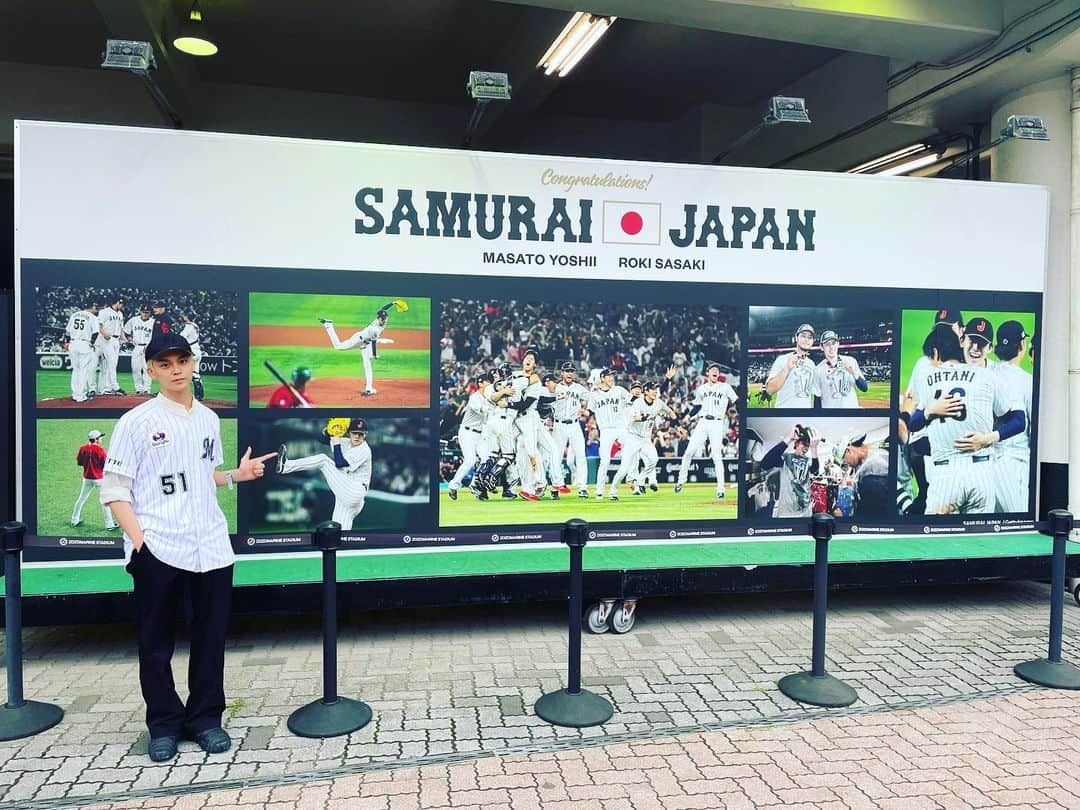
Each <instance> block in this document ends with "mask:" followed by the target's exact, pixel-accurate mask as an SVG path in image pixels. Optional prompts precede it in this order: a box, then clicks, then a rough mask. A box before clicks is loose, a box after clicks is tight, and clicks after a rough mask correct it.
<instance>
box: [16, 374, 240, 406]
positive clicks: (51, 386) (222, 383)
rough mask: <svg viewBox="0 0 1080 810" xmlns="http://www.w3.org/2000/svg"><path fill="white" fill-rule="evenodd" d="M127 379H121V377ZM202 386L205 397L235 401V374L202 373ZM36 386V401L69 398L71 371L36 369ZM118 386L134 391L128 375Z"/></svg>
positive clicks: (154, 390)
mask: <svg viewBox="0 0 1080 810" xmlns="http://www.w3.org/2000/svg"><path fill="white" fill-rule="evenodd" d="M125 376H126V377H127V379H123V377H125ZM202 381H203V388H204V389H205V391H206V398H207V399H220V400H224V401H225V402H236V390H237V388H236V376H235V375H227V376H219V375H212V374H203V375H202ZM35 383H36V386H37V401H41V400H44V399H70V398H71V372H70V371H51V370H50V371H46V370H43V369H38V371H37V372H36V373H35ZM120 387H121V388H123V389H124V390H125V391H127V392H128V393H129V394H133V393H135V386H134V385H133V384H132V382H131V378H130V375H121V380H120ZM150 390H151V392H152V393H154V394H156V393H157V392H158V390H159V386H158V384H157V382H153V383H151V387H150ZM100 404H101V407H108V397H104V398H103V399H102V401H101V403H100Z"/></svg>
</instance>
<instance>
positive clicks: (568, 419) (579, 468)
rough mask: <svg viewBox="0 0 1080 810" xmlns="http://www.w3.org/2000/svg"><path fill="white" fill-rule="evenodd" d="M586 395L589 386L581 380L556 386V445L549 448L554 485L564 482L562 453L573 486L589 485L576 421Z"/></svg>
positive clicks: (583, 444) (582, 439)
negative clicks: (568, 468)
mask: <svg viewBox="0 0 1080 810" xmlns="http://www.w3.org/2000/svg"><path fill="white" fill-rule="evenodd" d="M588 396H589V389H587V388H586V387H585V386H584V385H582V384H581V383H577V382H572V383H570V385H564V384H563V383H559V384H558V385H556V386H555V397H556V399H555V406H554V407H555V425H554V428H553V429H552V438H553V440H554V445H555V446H554V449H553V451H552V457H553V462H552V465H551V474H552V478H551V483H552V484H554V485H555V486H562V484H563V465H562V458H563V454H564V453H565V454H566V462H567V465H568V466H569V467H570V469H571V470H572V472H573V476H574V486H576V487H577V488H578V490H579V491H580V490H583V489H586V488H587V487H588V485H589V464H588V461H587V460H586V458H585V434H584V432H582V430H581V424H580V423H579V422H578V417H579V416H580V414H581V409H582V408H583V407H584V405H585V401H586V399H587V398H588ZM567 448H569V450H567ZM556 459H557V461H555V460H556Z"/></svg>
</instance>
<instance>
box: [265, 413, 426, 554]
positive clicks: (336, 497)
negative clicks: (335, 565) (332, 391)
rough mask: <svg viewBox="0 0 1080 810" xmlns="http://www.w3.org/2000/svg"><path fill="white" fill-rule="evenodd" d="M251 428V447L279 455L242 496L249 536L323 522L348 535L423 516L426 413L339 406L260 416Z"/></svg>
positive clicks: (395, 525)
mask: <svg viewBox="0 0 1080 810" xmlns="http://www.w3.org/2000/svg"><path fill="white" fill-rule="evenodd" d="M250 433H251V436H250V437H249V439H248V441H249V442H255V444H254V445H252V446H257V447H264V446H266V447H270V448H272V449H276V450H277V451H278V455H277V458H276V459H275V460H274V461H273V462H270V463H268V465H267V468H268V469H267V475H266V476H265V477H264V478H262V479H260V480H258V481H255V482H252V483H251V484H250V485H249V486H250V488H249V491H248V492H247V493H245V495H246V497H247V501H246V503H247V504H248V506H247V509H248V524H247V529H248V533H249V534H253V535H259V534H261V535H271V534H294V533H306V532H310V531H312V529H314V527H315V526H317V525H318V524H319V523H322V522H324V521H327V520H334V521H336V522H338V523H340V524H341V527H342V529H343V530H344V531H345V532H351V533H354V534H355V533H360V532H366V531H373V530H379V529H386V530H399V529H400V530H404V529H407V528H409V527H410V526H415V525H417V524H422V523H424V522H425V521H427V520H428V519H429V515H430V496H429V490H430V485H429V466H428V461H427V459H428V456H429V454H430V449H429V443H430V435H431V434H430V430H429V428H428V420H427V418H426V417H423V416H399V417H372V418H368V417H367V416H366V415H365V414H364V412H362V411H354V410H343V411H342V412H341V413H340V415H337V416H331V417H329V418H325V417H324V418H322V419H305V418H301V417H298V416H297V417H291V418H278V419H273V420H270V421H266V420H259V421H256V422H254V423H252V424H251V426H250Z"/></svg>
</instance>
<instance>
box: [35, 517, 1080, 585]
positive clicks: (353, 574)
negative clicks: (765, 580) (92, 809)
mask: <svg viewBox="0 0 1080 810" xmlns="http://www.w3.org/2000/svg"><path fill="white" fill-rule="evenodd" d="M1050 547H1051V540H1050V538H1048V537H1044V536H1042V535H1040V534H1034V533H1032V534H1006V535H1000V534H999V535H964V536H959V537H941V536H937V537H925V538H924V537H917V538H904V539H893V538H883V539H876V540H867V539H860V540H855V539H844V538H837V539H836V540H833V542H832V544H831V546H830V556H831V559H832V561H833V562H837V563H850V562H891V561H902V560H950V559H964V558H991V557H1034V556H1040V555H1047V554H1049V553H1050ZM1073 549H1075V550H1073V551H1072V553H1074V554H1080V545H1076V546H1073ZM813 558H814V544H813V541H812V540H810V539H798V540H785V541H779V542H755V541H746V542H738V543H711V544H710V543H691V544H675V543H648V544H645V543H643V544H640V545H626V546H603V545H600V546H592V547H591V548H587V549H586V550H585V568H586V569H587V570H591V571H610V570H623V569H626V570H640V569H651V568H712V567H720V568H722V567H725V566H738V565H799V564H807V563H810V562H812V561H813ZM566 565H567V552H566V551H565V550H564V549H537V548H530V547H528V546H517V547H512V546H511V547H507V548H501V549H499V550H497V551H465V550H462V551H444V552H438V553H429V552H423V551H387V552H385V553H379V554H369V555H365V556H360V557H357V556H342V557H339V559H338V575H339V578H340V580H341V581H342V582H348V581H363V580H375V579H424V578H427V577H447V576H452V577H465V576H484V575H498V574H534V573H546V572H552V571H563V570H565V569H566ZM321 576H322V567H321V564H320V562H319V559H318V558H317V557H315V556H312V557H311V558H305V559H296V558H291V559H282V558H279V557H274V556H271V555H267V556H265V557H241V558H240V560H238V562H237V564H236V578H235V581H236V584H237V585H285V584H290V583H297V582H317V581H318V580H319V579H320V577H321ZM130 589H131V578H130V577H129V576H128V575H127V574H126V573H125V572H124V570H123V568H121V566H120V565H119V564H117V565H95V566H78V565H71V566H65V567H56V568H33V567H31V568H27V569H26V570H25V571H24V572H23V592H24V593H25V594H26V595H28V596H45V595H58V594H76V593H98V592H106V593H122V592H124V591H128V590H130Z"/></svg>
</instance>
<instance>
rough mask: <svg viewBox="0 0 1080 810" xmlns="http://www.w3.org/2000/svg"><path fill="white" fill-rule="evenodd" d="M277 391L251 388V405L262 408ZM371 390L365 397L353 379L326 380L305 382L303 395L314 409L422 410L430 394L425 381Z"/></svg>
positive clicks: (381, 383)
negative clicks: (374, 391)
mask: <svg viewBox="0 0 1080 810" xmlns="http://www.w3.org/2000/svg"><path fill="white" fill-rule="evenodd" d="M425 334H426V333H425ZM325 336H326V335H325V334H324V335H323V337H325ZM277 388H278V386H277V385H276V384H275V385H256V386H254V387H253V388H252V389H251V401H252V403H260V404H262V405H265V404H266V401H267V400H268V399H270V394H271V393H273V392H274V391H275V390H276V389H277ZM375 390H376V391H377V393H376V394H374V395H372V396H370V397H365V396H364V395H363V391H364V383H363V381H362V380H360V379H358V378H355V377H353V378H350V377H326V378H322V379H320V378H316V379H314V380H312V381H311V382H309V383H308V384H307V386H306V387H305V388H304V393H306V394H307V395H308V396H310V397H311V402H312V404H313V405H314V406H315V407H316V408H342V407H349V408H426V407H427V405H428V400H429V398H430V394H431V391H430V388H429V387H428V381H427V380H382V379H376V380H375Z"/></svg>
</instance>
